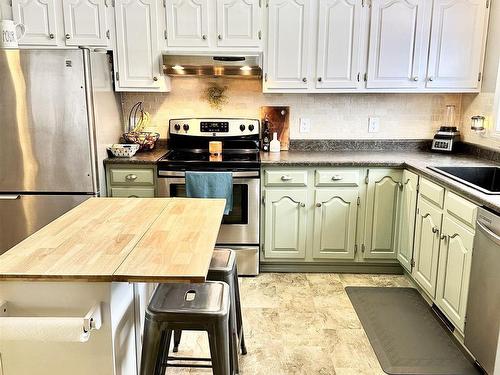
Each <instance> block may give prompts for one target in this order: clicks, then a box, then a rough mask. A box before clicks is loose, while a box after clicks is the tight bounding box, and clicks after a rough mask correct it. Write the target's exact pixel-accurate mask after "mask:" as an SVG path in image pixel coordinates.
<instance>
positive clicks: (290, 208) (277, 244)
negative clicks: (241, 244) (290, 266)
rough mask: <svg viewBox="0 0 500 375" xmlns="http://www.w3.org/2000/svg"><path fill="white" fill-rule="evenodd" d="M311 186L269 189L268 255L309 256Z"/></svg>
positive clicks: (267, 206)
mask: <svg viewBox="0 0 500 375" xmlns="http://www.w3.org/2000/svg"><path fill="white" fill-rule="evenodd" d="M308 207H309V205H308V202H307V189H293V188H291V189H287V190H281V189H279V190H278V189H267V190H266V192H265V202H264V220H265V233H264V255H265V257H266V258H294V259H304V258H305V256H306V231H307V209H308Z"/></svg>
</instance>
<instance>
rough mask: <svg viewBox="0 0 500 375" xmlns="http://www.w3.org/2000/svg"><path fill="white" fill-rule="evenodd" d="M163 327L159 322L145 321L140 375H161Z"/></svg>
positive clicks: (147, 319) (146, 319)
mask: <svg viewBox="0 0 500 375" xmlns="http://www.w3.org/2000/svg"><path fill="white" fill-rule="evenodd" d="M161 341H162V326H161V324H160V323H158V322H157V321H154V320H151V319H149V318H148V317H147V316H146V318H145V320H144V337H143V341H142V356H141V371H140V375H160V372H159V371H160V370H159V369H161V359H162V355H161V352H162V348H161Z"/></svg>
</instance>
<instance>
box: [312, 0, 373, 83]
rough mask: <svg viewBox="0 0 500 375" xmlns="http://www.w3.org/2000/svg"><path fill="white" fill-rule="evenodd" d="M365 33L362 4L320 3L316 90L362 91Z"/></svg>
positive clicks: (337, 0) (336, 0) (351, 1)
mask: <svg viewBox="0 0 500 375" xmlns="http://www.w3.org/2000/svg"><path fill="white" fill-rule="evenodd" d="M363 33H364V23H363V6H362V0H320V2H319V12H318V49H317V66H316V88H319V89H355V88H358V87H360V85H361V83H360V81H361V69H362V67H361V62H362V57H363V54H362V53H361V52H362V45H363V44H362V36H363ZM363 72H364V69H363Z"/></svg>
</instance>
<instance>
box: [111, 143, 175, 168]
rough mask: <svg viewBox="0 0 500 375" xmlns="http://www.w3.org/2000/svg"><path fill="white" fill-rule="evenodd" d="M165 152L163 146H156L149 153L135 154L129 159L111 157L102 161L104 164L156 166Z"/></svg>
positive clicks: (165, 149)
mask: <svg viewBox="0 0 500 375" xmlns="http://www.w3.org/2000/svg"><path fill="white" fill-rule="evenodd" d="M167 151H168V150H167V148H166V147H165V146H156V147H155V148H154V149H153V150H151V151H145V152H137V153H136V154H135V155H134V156H132V157H131V158H117V157H111V158H107V159H104V164H156V162H157V161H158V159H160V158H161V157H162V156H163V155H165V154H166V153H167Z"/></svg>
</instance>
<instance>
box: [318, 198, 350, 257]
mask: <svg viewBox="0 0 500 375" xmlns="http://www.w3.org/2000/svg"><path fill="white" fill-rule="evenodd" d="M358 194H359V192H358V188H346V189H344V188H338V189H328V190H316V191H315V202H314V233H313V257H314V258H318V259H324V258H327V259H351V260H353V259H354V257H355V245H356V219H357V210H358V196H359V195H358Z"/></svg>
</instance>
